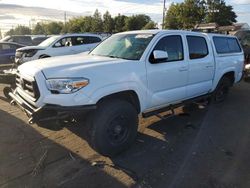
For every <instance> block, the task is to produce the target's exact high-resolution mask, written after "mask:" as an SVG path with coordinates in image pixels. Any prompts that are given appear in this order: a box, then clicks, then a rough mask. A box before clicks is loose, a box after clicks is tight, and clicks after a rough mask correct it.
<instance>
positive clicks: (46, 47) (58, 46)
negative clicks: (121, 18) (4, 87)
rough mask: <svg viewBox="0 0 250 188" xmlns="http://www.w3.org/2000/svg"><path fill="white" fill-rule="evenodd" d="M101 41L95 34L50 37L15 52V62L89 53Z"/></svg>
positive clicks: (20, 62)
mask: <svg viewBox="0 0 250 188" xmlns="http://www.w3.org/2000/svg"><path fill="white" fill-rule="evenodd" d="M101 41H102V37H101V36H99V35H96V34H66V35H59V36H52V37H50V38H48V39H47V40H45V41H43V42H42V43H40V44H39V45H38V46H27V47H24V48H20V49H18V50H17V51H16V56H15V62H16V63H17V64H22V63H25V62H27V61H31V60H36V59H41V58H48V57H53V56H62V55H71V54H77V53H81V52H86V51H90V50H91V49H93V48H94V47H96V46H97V45H98V44H99V43H100V42H101Z"/></svg>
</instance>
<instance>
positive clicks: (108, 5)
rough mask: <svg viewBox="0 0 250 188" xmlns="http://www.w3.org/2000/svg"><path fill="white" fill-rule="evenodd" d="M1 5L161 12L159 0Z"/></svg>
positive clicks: (27, 0) (25, 0)
mask: <svg viewBox="0 0 250 188" xmlns="http://www.w3.org/2000/svg"><path fill="white" fill-rule="evenodd" d="M2 3H6V4H18V5H23V6H32V7H36V6H38V7H44V8H53V9H58V10H68V11H73V12H78V13H81V12H86V11H92V12H93V11H94V10H95V9H98V10H100V11H101V12H102V13H103V12H105V11H106V10H108V11H109V12H110V13H112V14H113V15H117V14H118V13H122V14H126V13H134V14H136V13H147V14H155V13H159V14H161V12H162V3H161V0H159V1H156V2H155V3H153V4H146V3H145V4H142V3H131V2H123V1H115V0H95V1H93V0H60V1H51V0H33V1H32V0H22V1H20V0H2Z"/></svg>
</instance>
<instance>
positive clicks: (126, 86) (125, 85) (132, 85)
mask: <svg viewBox="0 0 250 188" xmlns="http://www.w3.org/2000/svg"><path fill="white" fill-rule="evenodd" d="M122 91H134V92H135V93H136V94H137V96H138V99H139V102H140V107H141V111H143V110H144V109H145V108H146V96H147V94H146V93H147V92H146V91H147V88H145V87H144V88H143V87H142V86H141V87H140V86H138V83H136V82H133V81H129V82H128V81H127V82H120V83H115V84H110V85H106V86H104V87H101V88H98V89H97V90H95V91H94V92H93V93H92V94H90V95H89V97H90V99H91V103H94V104H96V103H97V102H98V101H99V100H101V99H102V98H103V97H106V96H108V95H112V94H115V93H119V92H122Z"/></svg>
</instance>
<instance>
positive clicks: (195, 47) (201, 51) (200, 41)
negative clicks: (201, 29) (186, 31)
mask: <svg viewBox="0 0 250 188" xmlns="http://www.w3.org/2000/svg"><path fill="white" fill-rule="evenodd" d="M187 42H188V50H189V58H190V59H200V58H204V57H206V56H207V55H208V48H207V42H206V39H205V38H204V37H199V36H187Z"/></svg>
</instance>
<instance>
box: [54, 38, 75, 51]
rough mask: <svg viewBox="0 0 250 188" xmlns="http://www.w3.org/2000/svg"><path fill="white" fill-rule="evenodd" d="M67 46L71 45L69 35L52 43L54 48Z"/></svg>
mask: <svg viewBox="0 0 250 188" xmlns="http://www.w3.org/2000/svg"><path fill="white" fill-rule="evenodd" d="M68 46H72V39H71V37H66V38H62V39H61V40H59V41H58V42H56V43H55V45H54V47H55V48H60V47H68Z"/></svg>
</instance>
